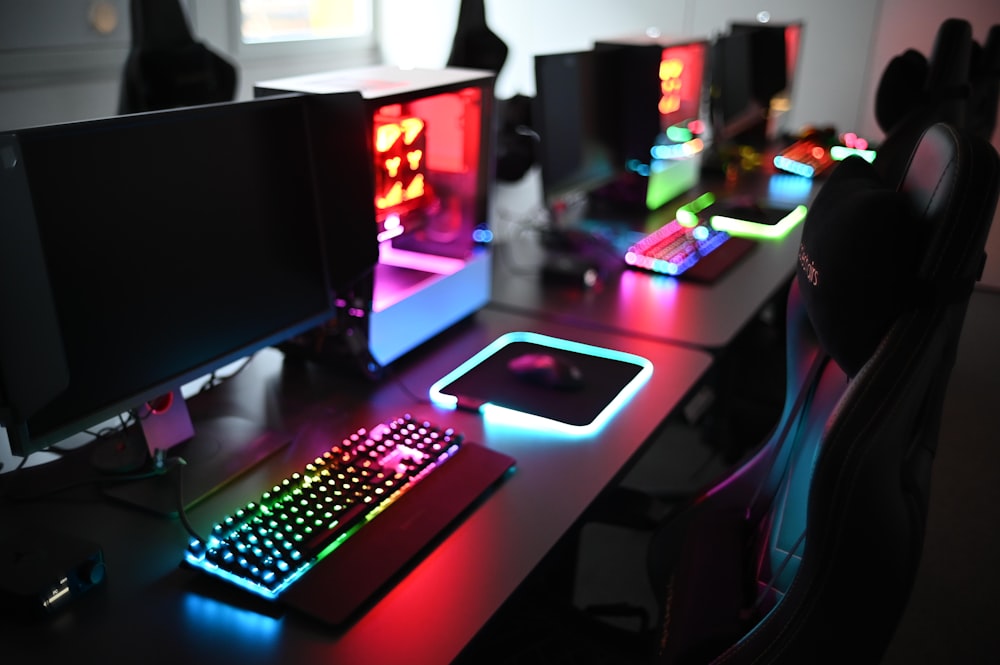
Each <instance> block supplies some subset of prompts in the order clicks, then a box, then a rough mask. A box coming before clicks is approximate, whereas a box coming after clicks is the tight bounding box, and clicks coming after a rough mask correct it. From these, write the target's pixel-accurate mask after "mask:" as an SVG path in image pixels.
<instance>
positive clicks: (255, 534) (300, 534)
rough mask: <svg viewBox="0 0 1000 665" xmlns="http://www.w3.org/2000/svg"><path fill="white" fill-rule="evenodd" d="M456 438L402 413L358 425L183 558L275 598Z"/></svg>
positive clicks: (431, 468) (428, 471)
mask: <svg viewBox="0 0 1000 665" xmlns="http://www.w3.org/2000/svg"><path fill="white" fill-rule="evenodd" d="M463 439H464V437H463V436H462V435H461V434H458V433H456V432H455V431H453V430H452V429H446V428H442V427H440V426H438V425H434V424H432V423H429V422H426V421H419V420H416V419H414V418H413V417H412V416H409V415H406V416H403V417H400V418H396V419H394V420H391V421H388V422H386V423H382V424H379V425H377V426H375V427H372V428H371V429H359V430H358V431H357V432H355V433H353V434H351V435H350V436H348V437H346V438H344V439H343V440H342V441H340V442H338V443H336V444H335V445H333V446H332V447H331V448H330V449H329V450H327V451H326V452H324V453H323V454H322V455H319V456H317V457H316V458H315V459H314V460H312V461H311V462H309V463H308V464H306V465H305V467H304V468H303V469H302V470H301V471H299V472H297V473H293V474H292V475H290V476H288V477H287V478H285V479H283V480H282V481H280V482H279V483H277V484H275V485H274V486H273V487H272V488H271V489H270V490H269V491H267V492H264V493H263V495H261V496H260V498H258V499H256V500H254V501H251V502H249V503H247V504H246V505H245V506H243V507H242V508H239V509H238V510H235V511H234V512H233V513H232V514H230V515H227V516H226V517H224V518H223V519H222V520H220V521H219V522H218V523H216V524H215V525H214V527H213V528H212V532H211V535H210V536H209V537H208V538H207V539H206V540H205V541H204V542H202V541H198V540H194V541H192V542H191V543H190V545H189V546H188V550H187V552H186V554H185V560H186V561H187V562H188V563H189V564H191V565H192V566H194V567H196V568H199V569H201V570H204V571H206V572H208V573H210V574H212V575H215V576H217V577H219V578H222V579H224V580H227V581H228V582H232V583H234V584H236V585H238V586H241V587H243V588H246V589H249V590H251V591H253V592H256V593H258V594H260V595H262V596H264V597H267V598H275V597H277V596H278V595H279V594H280V593H281V592H282V591H283V590H285V589H286V588H287V587H289V585H291V584H292V583H293V582H295V581H296V580H297V579H299V578H301V577H302V576H303V575H304V574H305V573H306V572H307V571H309V570H310V569H312V568H313V566H315V565H316V564H317V563H319V562H320V561H322V560H324V559H325V558H326V557H327V556H328V555H330V554H331V553H333V552H334V551H335V550H336V549H338V547H340V546H341V545H342V544H343V543H344V542H345V541H347V540H348V539H350V538H351V537H352V536H353V535H354V534H355V533H356V532H358V531H359V530H361V529H362V527H363V526H365V525H366V524H367V523H369V522H371V521H372V520H373V519H374V518H375V517H376V516H377V515H379V514H380V513H381V512H382V511H384V510H386V509H387V508H388V507H389V506H390V505H391V504H393V503H394V502H396V501H397V499H399V498H400V497H401V496H403V495H404V494H406V493H408V492H409V491H410V490H412V489H413V488H414V487H415V486H416V485H417V484H418V483H422V482H423V481H424V480H425V479H426V478H427V477H429V476H430V475H432V474H434V473H435V472H437V470H438V469H441V468H443V465H444V464H445V463H446V462H448V461H449V460H451V458H453V457H454V456H455V455H456V453H457V452H458V451H459V449H460V448H461V447H462V446H463ZM467 445H471V444H467Z"/></svg>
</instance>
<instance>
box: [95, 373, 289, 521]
mask: <svg viewBox="0 0 1000 665" xmlns="http://www.w3.org/2000/svg"><path fill="white" fill-rule="evenodd" d="M177 399H179V401H175V402H174V403H173V405H172V406H171V407H170V409H169V412H168V413H170V417H169V418H167V417H166V416H167V414H166V413H164V414H158V413H156V412H155V411H154V412H152V413H150V412H148V411H146V412H145V413H144V415H143V416H140V422H141V423H142V428H141V429H140V428H136V427H129V428H128V429H127V430H126V431H125V432H123V433H122V435H121V437H123V438H120V439H118V440H115V441H110V442H105V444H104V447H103V448H97V449H96V450H95V454H94V462H95V464H96V465H97V466H98V467H99V468H100V467H102V466H103V467H104V470H106V471H109V470H111V469H110V465H111V464H113V463H114V462H115V461H127V460H129V459H133V460H134V459H141V460H142V464H140V465H138V468H136V469H135V470H134V471H133V470H131V469H129V468H128V467H127V466H126V465H124V464H123V465H122V466H121V467H120V468H119V469H117V470H118V471H119V472H128V475H123V476H122V482H119V483H115V484H113V485H110V486H109V487H107V488H105V490H104V493H105V495H106V496H109V497H111V498H113V499H117V500H119V501H123V502H125V503H127V504H130V505H132V506H134V507H138V508H141V509H144V510H147V511H150V512H153V513H156V514H158V515H161V516H164V517H173V516H176V515H177V514H178V513H179V512H180V507H181V505H182V502H183V506H184V509H185V510H186V509H188V508H191V507H192V506H194V505H196V504H198V503H199V502H201V501H203V500H204V499H206V498H207V497H209V496H211V495H212V494H213V493H215V492H216V491H217V490H219V489H221V488H222V487H224V486H225V485H226V484H228V483H229V482H230V481H232V480H234V479H236V478H238V477H240V476H242V475H243V474H244V473H246V472H247V471H249V470H250V469H252V468H253V467H255V466H256V465H257V464H259V463H260V462H262V461H264V460H265V459H267V458H268V457H270V456H271V455H273V454H274V453H276V452H278V451H279V450H281V449H282V448H284V447H285V446H287V445H288V444H289V443H290V442H291V438H292V437H291V436H290V435H289V434H286V433H283V432H276V431H273V430H270V429H268V428H266V427H264V426H263V425H261V424H260V423H257V422H255V421H253V420H250V419H248V418H243V417H239V416H217V417H212V418H205V419H198V421H197V423H192V422H191V418H190V415H189V414H188V411H187V408H186V404H185V403H184V400H183V398H182V397H180V392H179V391H177V393H176V395H175V400H177ZM147 408H148V407H144V409H147ZM185 433H190V434H185ZM164 436H165V437H166V438H161V437H164ZM179 437H181V438H183V440H181V442H180V443H176V440H177V439H178V438H179ZM185 437H186V438H185ZM109 450H110V452H109ZM180 460H183V462H181V461H180ZM158 469H160V470H162V473H159V474H157V473H155V472H156V471H157V470H158ZM147 473H148V474H151V475H149V476H148V477H141V476H145V474H147ZM136 476H140V478H139V479H135V480H128V478H134V477H136Z"/></svg>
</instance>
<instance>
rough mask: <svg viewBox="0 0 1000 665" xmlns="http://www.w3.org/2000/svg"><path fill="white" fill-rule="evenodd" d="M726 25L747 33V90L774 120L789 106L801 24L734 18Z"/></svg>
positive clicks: (731, 29) (798, 49) (800, 39)
mask: <svg viewBox="0 0 1000 665" xmlns="http://www.w3.org/2000/svg"><path fill="white" fill-rule="evenodd" d="M729 28H730V33H731V34H746V35H748V39H749V43H748V45H747V49H748V60H747V62H748V64H749V74H748V75H749V81H750V93H751V95H752V97H753V99H754V101H755V102H756V103H757V104H758V105H759V106H760V107H761V108H763V109H765V111H766V112H767V116H768V120H769V121H771V122H772V124H773V121H774V120H775V116H776V115H780V114H785V113H787V112H788V111H789V110H790V108H791V94H792V89H793V86H794V84H795V77H796V75H797V71H798V64H799V56H800V52H801V46H802V38H803V33H804V24H803V23H802V22H794V23H785V24H776V23H738V22H734V23H730V26H729Z"/></svg>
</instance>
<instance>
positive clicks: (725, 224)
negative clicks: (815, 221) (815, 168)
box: [710, 205, 807, 239]
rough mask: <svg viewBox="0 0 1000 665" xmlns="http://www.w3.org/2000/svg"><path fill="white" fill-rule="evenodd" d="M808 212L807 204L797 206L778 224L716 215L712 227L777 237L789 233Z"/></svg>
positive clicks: (746, 235) (772, 237) (747, 236)
mask: <svg viewBox="0 0 1000 665" xmlns="http://www.w3.org/2000/svg"><path fill="white" fill-rule="evenodd" d="M806 212H807V208H806V206H804V205H800V206H796V207H795V208H794V209H792V211H791V212H789V213H788V214H787V215H785V216H784V217H782V218H781V220H779V221H778V223H777V224H761V223H759V222H751V221H749V220H746V219H737V218H735V217H724V216H722V215H714V216H713V217H712V218H711V220H710V223H711V224H712V228H714V229H716V230H718V231H725V232H726V233H728V234H729V235H732V236H742V237H744V238H767V239H777V238H784V237H785V236H786V235H788V232H789V231H791V230H792V229H793V228H795V226H796V225H797V224H798V223H799V222H801V221H802V220H803V219H805V217H806Z"/></svg>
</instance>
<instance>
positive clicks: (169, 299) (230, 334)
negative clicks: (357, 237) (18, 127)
mask: <svg viewBox="0 0 1000 665" xmlns="http://www.w3.org/2000/svg"><path fill="white" fill-rule="evenodd" d="M323 97H328V99H326V100H325V101H324V102H323V103H320V104H318V105H316V106H315V107H314V108H310V107H309V104H308V102H307V101H306V100H307V99H308V98H306V97H300V96H299V97H291V96H290V97H279V98H268V99H264V100H254V101H250V102H239V103H232V104H219V105H210V106H205V107H192V108H187V109H181V110H173V111H162V112H154V113H147V114H138V115H130V116H119V117H114V118H106V119H101V120H95V121H88V122H80V123H70V124H65V125H55V126H47V127H39V128H32V129H27V130H23V131H19V132H13V133H8V134H6V135H0V149H2V150H3V151H4V152H5V153H8V154H10V155H12V156H13V158H12V159H11V160H7V161H6V162H5V166H6V167H7V168H5V171H7V172H10V173H5V180H4V185H3V186H4V188H5V193H9V192H7V190H9V189H11V188H22V189H23V188H26V190H27V193H26V194H25V192H24V191H19V192H16V193H17V194H18V195H19V196H20V197H21V198H23V199H25V200H26V201H29V202H30V205H25V206H22V208H23V209H22V210H20V214H23V215H30V216H31V217H32V218H33V222H34V226H35V229H36V230H37V240H38V243H39V247H40V250H41V252H40V254H41V257H42V259H43V261H44V267H43V268H41V270H44V272H45V274H46V275H47V281H48V290H49V292H50V299H51V300H50V301H51V304H52V306H53V309H54V312H55V316H56V318H57V320H58V333H59V334H58V337H59V338H60V339H61V346H62V348H61V349H57V351H59V352H60V353H61V354H62V356H63V357H64V360H65V368H66V370H68V371H67V375H68V384H66V385H65V389H63V390H61V391H59V392H58V394H54V395H52V396H51V399H48V400H46V401H45V403H44V404H42V405H41V406H40V407H38V408H35V409H34V410H33V411H32V412H31V413H24V414H21V416H23V418H22V419H21V420H20V421H19V422H6V423H5V425H6V427H7V430H8V434H9V438H10V440H11V444H12V450H13V451H14V452H15V453H18V454H27V453H29V452H31V451H34V450H38V449H40V448H42V447H44V446H46V445H49V444H53V443H55V442H58V441H59V440H61V439H63V438H65V437H67V436H69V435H72V434H74V433H76V432H79V431H81V430H83V429H84V428H87V427H90V426H93V425H95V424H97V423H99V422H102V421H103V420H106V419H107V418H109V417H113V416H115V415H117V414H119V413H122V412H124V411H127V410H131V409H134V408H136V407H137V406H139V405H140V404H142V403H144V402H145V401H147V400H151V399H153V398H156V397H157V396H160V395H163V394H165V393H169V392H170V391H172V390H174V389H176V388H178V387H179V386H180V385H182V384H184V383H185V382H189V381H192V380H194V379H197V378H198V377H200V376H203V375H205V374H207V373H208V372H210V371H212V370H213V369H216V368H218V367H221V366H223V365H225V364H228V363H230V362H233V361H235V360H238V359H240V358H242V357H245V356H247V355H249V354H250V353H252V352H254V351H256V350H258V349H260V348H262V347H264V346H267V345H272V344H275V343H277V342H279V341H281V340H283V339H286V338H287V337H289V336H291V335H294V334H297V333H298V332H301V331H303V330H306V329H309V328H311V327H314V326H316V325H318V324H319V323H321V322H322V321H324V320H326V319H327V318H328V317H329V316H330V313H331V304H330V303H331V297H330V289H329V277H328V274H327V270H326V267H325V264H324V253H323V243H322V242H321V238H322V236H321V231H320V226H321V225H323V226H325V227H327V232H328V233H329V229H332V228H334V227H335V226H336V225H338V224H340V223H342V222H343V220H339V219H335V218H334V217H335V216H336V214H337V210H336V209H335V208H334V207H332V206H328V205H325V204H323V202H322V200H321V199H322V197H320V196H318V195H317V193H316V189H317V188H316V180H317V176H318V174H320V173H321V172H322V171H320V170H317V169H316V168H315V165H314V162H313V156H312V148H311V140H312V137H311V133H310V126H309V123H308V121H307V119H308V117H309V114H310V113H313V112H318V109H322V107H323V106H324V104H326V105H328V106H329V105H330V104H331V103H332V102H331V99H332V98H334V97H335V96H323ZM336 97H338V98H339V99H340V100H342V101H341V102H340V105H343V104H353V105H357V108H358V109H359V113H358V114H357V117H358V118H361V117H362V116H361V114H360V109H361V99H360V96H357V95H347V94H345V95H340V96H336ZM337 105H338V104H334V106H337ZM356 131H357V133H359V134H361V135H363V132H364V131H365V130H364V126H363V125H361V126H359V127H357V128H356ZM8 176H10V177H8ZM14 176H16V177H14ZM369 201H370V199H369ZM21 221H22V222H24V220H21ZM365 221H366V222H367V223H369V224H370V223H371V222H370V219H368V220H365ZM22 225H23V224H22ZM368 228H370V226H369V227H368ZM372 244H374V240H372ZM364 262H367V260H365V261H364ZM32 267H33V268H37V266H32ZM339 269H340V273H338V274H340V275H341V278H342V279H346V277H345V276H344V275H343V271H344V266H342V265H341V266H340V267H339ZM359 269H360V267H355V268H353V270H355V271H357V270H359ZM23 323H24V325H26V326H31V325H32V322H31V321H26V322H23ZM50 341H51V340H50ZM50 341H49V342H50ZM49 342H46V343H49ZM5 393H7V394H17V393H18V386H10V385H8V386H6V390H5V391H0V397H2V396H3V394H5Z"/></svg>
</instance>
